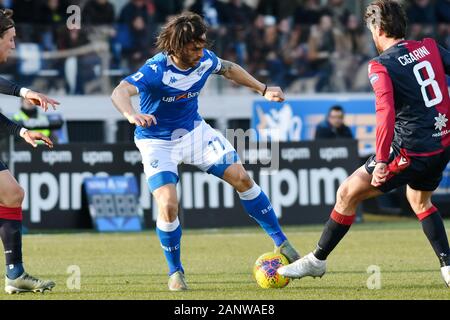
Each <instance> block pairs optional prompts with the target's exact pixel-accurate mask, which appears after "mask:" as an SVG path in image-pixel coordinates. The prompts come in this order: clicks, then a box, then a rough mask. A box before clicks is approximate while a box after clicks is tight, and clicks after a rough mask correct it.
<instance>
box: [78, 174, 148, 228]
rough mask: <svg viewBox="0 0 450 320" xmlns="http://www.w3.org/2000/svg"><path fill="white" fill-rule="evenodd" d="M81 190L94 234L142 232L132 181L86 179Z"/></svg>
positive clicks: (111, 178) (137, 196) (101, 178)
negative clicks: (84, 194)
mask: <svg viewBox="0 0 450 320" xmlns="http://www.w3.org/2000/svg"><path fill="white" fill-rule="evenodd" d="M84 186H85V190H86V195H87V198H88V203H89V212H90V214H91V217H92V220H93V222H94V224H95V227H96V228H97V230H98V231H102V232H106V231H140V230H142V225H141V217H142V208H141V207H140V205H139V189H138V185H137V181H136V177H134V176H109V177H92V178H86V179H85V180H84Z"/></svg>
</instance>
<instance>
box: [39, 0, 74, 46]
mask: <svg viewBox="0 0 450 320" xmlns="http://www.w3.org/2000/svg"><path fill="white" fill-rule="evenodd" d="M66 8H67V2H66V1H64V0H46V1H45V2H43V3H42V4H41V6H40V7H39V9H38V12H37V14H36V18H35V20H36V22H37V23H38V25H37V26H36V25H35V26H34V28H38V30H35V32H37V34H38V35H39V37H40V39H39V42H40V43H41V45H42V46H43V49H44V50H46V51H54V50H56V49H57V44H56V43H57V40H56V38H57V33H58V30H59V29H60V28H61V26H65V24H66V16H67V14H66Z"/></svg>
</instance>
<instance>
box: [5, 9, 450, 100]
mask: <svg viewBox="0 0 450 320" xmlns="http://www.w3.org/2000/svg"><path fill="white" fill-rule="evenodd" d="M368 2H369V1H359V0H248V1H245V0H228V1H225V0H224V1H219V0H129V1H127V0H115V1H114V0H78V1H68V0H3V1H0V4H1V5H2V6H3V7H7V8H11V9H13V10H14V16H13V17H14V20H15V22H16V24H17V44H16V46H17V50H16V53H17V54H16V59H12V60H11V61H10V63H9V64H7V65H6V66H5V67H3V68H2V69H0V73H1V74H10V75H11V76H12V77H21V79H22V82H23V81H25V80H26V79H28V80H29V82H32V83H34V84H35V85H36V83H35V82H36V81H39V80H42V83H47V85H48V83H50V85H51V86H53V87H51V88H46V89H55V90H56V89H58V88H59V90H62V91H64V92H65V93H71V94H85V93H108V92H102V90H103V91H107V90H108V87H106V89H105V86H104V84H105V81H104V80H103V79H104V77H108V79H109V80H110V81H112V84H113V85H115V84H116V83H115V82H117V80H118V79H120V78H121V77H122V76H124V75H127V74H129V73H132V72H134V71H135V70H137V69H138V68H139V67H140V66H141V65H142V64H143V63H144V62H145V60H146V59H148V58H149V57H151V56H152V55H154V54H155V53H156V52H155V47H154V43H155V38H156V35H157V34H158V32H159V30H160V27H161V25H162V24H164V22H165V21H167V20H168V19H170V17H171V16H173V15H175V14H178V13H180V12H182V11H183V10H191V11H194V12H196V13H199V14H201V15H202V16H204V18H205V19H206V21H207V22H208V24H209V26H210V30H209V35H208V37H209V39H210V41H211V43H210V47H211V49H212V50H214V51H215V52H216V53H217V55H218V56H219V57H221V58H223V59H227V60H231V61H235V62H237V63H239V64H241V65H242V66H243V67H244V68H246V69H247V70H248V71H249V72H250V73H252V74H254V75H255V76H256V77H257V78H258V79H260V80H261V81H264V82H266V83H273V84H278V85H280V86H281V87H283V88H284V89H285V90H286V91H289V92H292V93H302V92H367V91H369V90H370V86H369V82H368V80H367V61H368V60H369V59H370V58H371V57H374V56H375V55H376V54H377V53H376V50H375V48H374V46H373V44H372V41H371V38H370V32H368V30H367V28H366V27H365V25H364V23H363V19H362V15H363V12H364V8H365V4H367V3H368ZM401 2H403V3H404V4H406V6H407V14H408V18H409V35H408V38H410V39H421V38H423V37H427V36H430V37H434V38H435V39H436V40H437V41H438V42H439V43H440V44H441V45H442V46H444V47H446V48H450V0H406V1H401ZM70 5H77V6H79V8H81V25H80V26H81V28H80V29H76V28H75V29H72V30H69V29H68V27H67V25H66V22H67V19H68V18H69V17H70V16H71V14H73V11H70V12H69V13H67V8H68V7H69V6H70ZM99 43H103V44H106V46H104V47H101V48H103V49H99V47H98V44H99ZM21 48H22V50H21ZM77 48H84V49H85V50H84V51H83V50H80V51H79V52H78V51H73V50H74V49H77ZM104 48H106V49H104ZM64 50H69V51H67V52H68V54H61V52H64ZM70 50H72V51H70ZM102 50H103V51H102ZM52 53H53V54H52ZM58 53H59V54H58ZM45 71H47V72H45ZM51 71H52V72H51ZM49 77H51V78H52V80H54V81H50V82H49V81H48V79H49ZM114 77H116V78H114ZM99 80H100V82H101V83H99Z"/></svg>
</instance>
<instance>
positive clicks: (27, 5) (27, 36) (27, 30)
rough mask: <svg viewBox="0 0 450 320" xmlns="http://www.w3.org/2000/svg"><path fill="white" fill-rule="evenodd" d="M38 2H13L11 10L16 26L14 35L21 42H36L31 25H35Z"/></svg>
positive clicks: (30, 0) (26, 0) (20, 0)
mask: <svg viewBox="0 0 450 320" xmlns="http://www.w3.org/2000/svg"><path fill="white" fill-rule="evenodd" d="M39 5H40V2H38V1H34V0H14V1H13V4H12V8H11V9H12V10H13V11H14V22H15V24H16V34H17V35H18V38H19V39H20V40H21V41H23V42H37V40H36V36H37V34H36V33H35V32H34V27H33V25H34V24H35V23H36V19H37V15H36V12H37V11H38V9H39Z"/></svg>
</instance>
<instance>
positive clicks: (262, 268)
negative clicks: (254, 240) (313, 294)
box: [253, 252, 290, 289]
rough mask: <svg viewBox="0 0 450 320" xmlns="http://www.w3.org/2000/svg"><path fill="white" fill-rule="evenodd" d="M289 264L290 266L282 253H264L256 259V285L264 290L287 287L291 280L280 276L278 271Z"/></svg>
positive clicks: (254, 273) (254, 270) (254, 272)
mask: <svg viewBox="0 0 450 320" xmlns="http://www.w3.org/2000/svg"><path fill="white" fill-rule="evenodd" d="M287 264H289V261H288V259H287V258H286V257H285V256H284V255H282V254H281V253H273V252H267V253H264V254H263V255H261V256H260V257H259V258H258V259H256V262H255V266H254V267H253V276H254V277H255V280H256V283H257V284H258V285H259V286H260V287H261V288H264V289H267V288H284V287H286V286H287V285H288V284H289V281H290V279H289V278H286V277H283V276H282V275H279V274H278V273H277V269H278V268H279V267H282V266H285V265H287Z"/></svg>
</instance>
